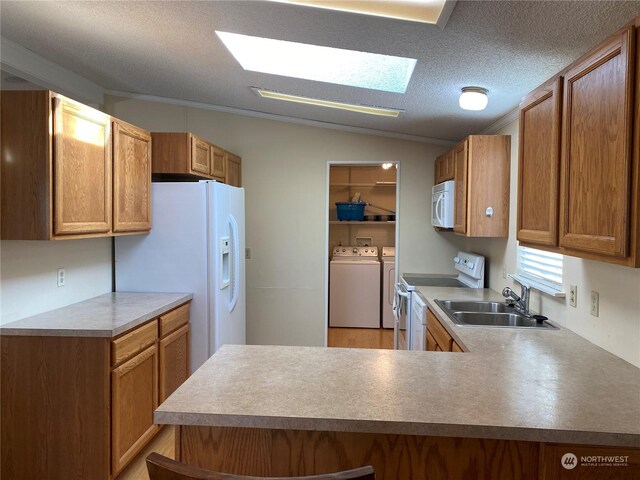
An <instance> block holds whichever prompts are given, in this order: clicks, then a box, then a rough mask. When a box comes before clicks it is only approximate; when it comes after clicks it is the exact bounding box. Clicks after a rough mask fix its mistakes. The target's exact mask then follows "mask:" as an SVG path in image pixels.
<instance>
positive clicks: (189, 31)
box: [0, 0, 640, 140]
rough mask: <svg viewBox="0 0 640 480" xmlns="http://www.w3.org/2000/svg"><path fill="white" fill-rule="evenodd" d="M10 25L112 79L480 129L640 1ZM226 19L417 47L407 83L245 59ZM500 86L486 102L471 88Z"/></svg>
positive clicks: (106, 10)
mask: <svg viewBox="0 0 640 480" xmlns="http://www.w3.org/2000/svg"><path fill="white" fill-rule="evenodd" d="M0 13H1V23H0V28H1V30H0V32H1V33H2V36H3V37H6V38H8V39H10V40H13V41H14V42H16V43H18V44H20V45H22V46H24V47H26V48H28V49H30V50H32V51H34V52H35V53H37V54H39V55H42V56H43V57H46V58H48V59H50V60H52V61H54V62H55V63H57V64H59V65H61V66H62V67H65V68H67V69H68V70H71V71H73V72H75V73H77V74H78V75H81V76H83V77H85V78H87V79H89V80H91V81H93V82H95V83H97V84H99V85H101V86H103V87H105V88H106V89H110V90H119V91H126V92H134V93H140V94H147V95H156V96H161V97H168V98H176V99H183V100H190V101H195V102H204V103H209V104H215V105H220V106H227V107H234V108H240V109H246V110H253V111H259V112H267V113H272V114H277V115H286V116H290V117H297V118H303V119H309V120H317V121H323V122H330V123H335V124H342V125H349V126H356V127H364V128H370V129H376V130H384V131H388V132H396V133H403V134H409V135H418V136H423V137H431V138H440V139H449V140H457V139H459V138H462V137H463V136H465V135H467V134H469V133H474V132H479V131H481V130H482V129H483V128H486V127H487V126H488V125H490V124H491V123H492V122H494V121H495V120H497V119H498V118H500V117H501V116H503V115H504V114H506V113H508V112H509V111H510V110H512V109H513V108H514V107H516V106H517V105H518V102H519V101H520V99H521V97H522V96H523V95H524V94H526V93H527V92H529V91H530V90H532V89H533V88H535V87H536V86H537V85H539V84H540V83H542V82H543V81H544V80H546V79H547V78H549V77H550V76H552V75H553V74H554V73H556V72H558V71H559V70H561V69H562V68H563V67H565V66H566V65H568V64H569V63H571V62H572V61H573V60H574V59H576V58H577V57H579V56H580V55H581V54H582V53H584V52H585V51H587V50H588V49H589V48H591V47H592V46H594V45H595V44H597V43H598V42H599V41H600V40H602V39H604V38H605V37H606V36H607V35H609V34H611V33H612V32H613V31H615V30H616V29H617V28H619V27H620V26H622V25H623V24H625V23H626V22H627V21H629V20H631V19H632V18H633V17H634V16H637V15H640V1H612V2H609V1H598V2H590V1H578V2H540V1H533V2H529V1H506V2H501V1H471V2H468V1H458V2H457V5H456V7H455V9H454V10H453V13H452V14H451V17H450V19H449V22H448V23H447V25H446V27H445V28H444V30H441V29H440V28H438V27H436V26H434V25H425V24H419V23H411V22H404V21H399V20H388V19H382V18H377V17H369V16H361V15H355V14H350V13H340V12H331V11H328V10H321V9H315V8H308V7H301V6H293V5H286V4H280V3H274V2H253V1H208V2H206V1H205V2H132V1H127V2H112V1H101V2H68V1H56V2H33V1H31V2H22V1H20V2H15V1H6V0H3V1H2V2H1V3H0ZM215 30H223V31H227V32H234V33H242V34H246V35H255V36H263V37H270V38H276V39H281V40H289V41H294V42H305V43H311V44H316V45H325V46H331V47H338V48H348V49H354V50H360V51H366V52H373V53H381V54H386V55H397V56H404V57H412V58H416V59H417V60H418V62H417V65H416V68H415V71H414V74H413V77H412V79H411V81H410V83H409V87H408V89H407V92H406V93H405V94H397V93H384V92H380V91H373V90H365V89H361V88H354V87H346V86H336V85H331V84H327V83H321V82H313V81H307V80H296V79H291V78H285V77H279V76H275V75H267V74H260V73H254V72H247V71H244V70H242V68H241V67H240V65H239V64H238V63H237V62H236V61H235V60H234V59H233V57H231V55H230V54H229V52H228V51H227V50H226V48H225V47H224V46H223V45H222V43H221V42H220V40H219V39H218V38H217V36H216V35H215V34H214V31H215ZM467 85H477V86H482V87H485V88H487V89H488V90H489V92H490V93H489V106H488V107H487V109H486V110H485V111H483V112H466V111H463V110H461V109H460V108H459V107H458V96H459V92H460V88H462V87H463V86H467ZM251 86H256V87H262V88H266V89H271V90H277V91H282V92H286V93H291V94H296V95H304V96H309V97H314V98H321V99H329V100H335V101H340V102H350V103H361V104H368V105H380V106H385V107H394V108H401V109H404V110H405V113H403V114H402V115H401V116H400V117H399V118H397V119H389V118H382V117H372V116H367V115H362V114H357V113H352V112H342V111H337V110H331V109H322V108H319V107H312V106H305V105H296V104H290V103H287V102H276V101H274V100H268V99H261V98H259V97H257V96H256V95H255V94H254V93H253V92H252V91H251V90H250V89H249V87H251Z"/></svg>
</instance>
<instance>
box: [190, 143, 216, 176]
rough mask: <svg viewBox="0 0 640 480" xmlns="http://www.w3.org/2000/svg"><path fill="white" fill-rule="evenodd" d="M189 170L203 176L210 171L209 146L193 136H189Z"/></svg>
mask: <svg viewBox="0 0 640 480" xmlns="http://www.w3.org/2000/svg"><path fill="white" fill-rule="evenodd" d="M191 170H192V171H194V172H198V173H203V174H205V175H209V172H210V171H211V150H210V148H209V144H208V143H207V142H205V141H204V140H201V139H200V138H198V137H196V136H195V135H191Z"/></svg>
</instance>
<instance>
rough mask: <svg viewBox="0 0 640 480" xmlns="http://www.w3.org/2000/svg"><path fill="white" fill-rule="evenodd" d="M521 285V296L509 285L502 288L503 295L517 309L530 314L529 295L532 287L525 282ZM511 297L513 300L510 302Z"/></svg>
mask: <svg viewBox="0 0 640 480" xmlns="http://www.w3.org/2000/svg"><path fill="white" fill-rule="evenodd" d="M520 287H521V291H520V296H518V295H516V292H514V291H513V290H511V289H510V288H509V287H504V288H503V289H502V296H503V297H505V298H506V299H507V303H513V305H514V306H515V309H516V310H518V311H520V312H521V313H522V314H524V315H529V297H530V292H531V287H530V286H529V285H525V284H523V283H521V284H520ZM509 299H512V300H513V301H512V302H509Z"/></svg>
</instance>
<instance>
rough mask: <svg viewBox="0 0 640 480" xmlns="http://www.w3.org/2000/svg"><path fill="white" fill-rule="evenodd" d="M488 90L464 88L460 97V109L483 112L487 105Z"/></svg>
mask: <svg viewBox="0 0 640 480" xmlns="http://www.w3.org/2000/svg"><path fill="white" fill-rule="evenodd" d="M487 93H489V90H487V89H486V88H482V87H464V88H463V89H462V94H461V95H460V101H459V102H460V107H461V108H464V109H465V110H475V111H478V110H484V109H485V108H486V107H487V104H488V103H489V97H487Z"/></svg>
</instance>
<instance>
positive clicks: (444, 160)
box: [434, 150, 455, 185]
mask: <svg viewBox="0 0 640 480" xmlns="http://www.w3.org/2000/svg"><path fill="white" fill-rule="evenodd" d="M454 177H455V158H454V153H453V150H450V151H448V152H447V153H445V154H443V155H441V156H440V157H438V158H437V159H436V163H435V175H434V183H435V184H436V185H437V184H438V183H442V182H446V181H447V180H453V179H454Z"/></svg>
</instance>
